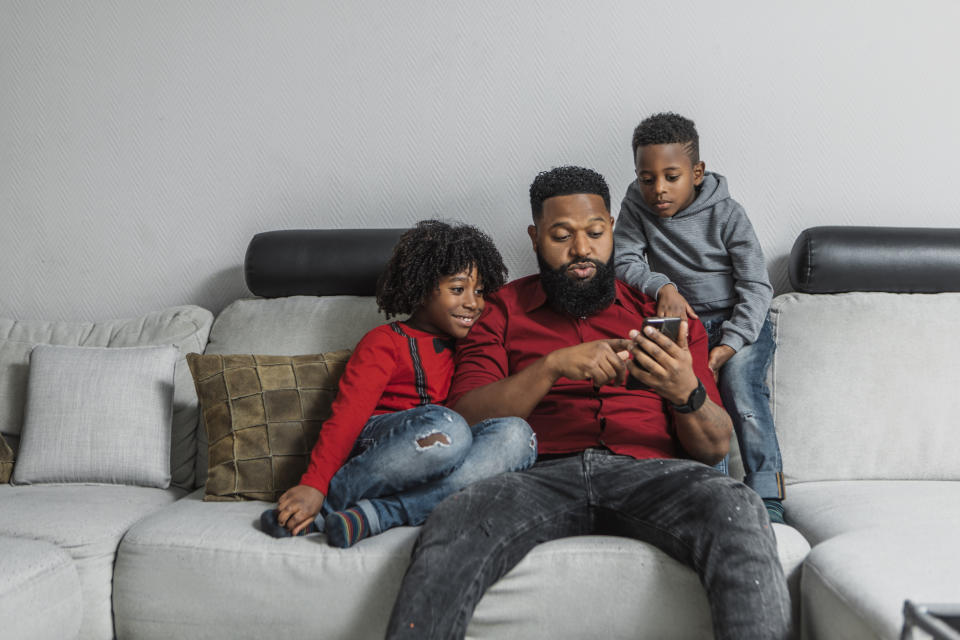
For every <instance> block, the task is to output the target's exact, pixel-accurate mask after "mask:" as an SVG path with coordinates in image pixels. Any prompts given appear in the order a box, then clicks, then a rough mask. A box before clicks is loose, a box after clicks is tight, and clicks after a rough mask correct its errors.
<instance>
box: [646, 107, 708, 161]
mask: <svg viewBox="0 0 960 640" xmlns="http://www.w3.org/2000/svg"><path fill="white" fill-rule="evenodd" d="M674 143H678V144H682V145H683V146H684V149H685V151H686V152H687V155H688V156H690V163H691V164H696V163H698V162H700V136H699V135H698V134H697V127H696V126H695V125H694V124H693V120H691V119H689V118H684V117H683V116H681V115H679V114H676V113H670V112H666V113H655V114H654V115H652V116H650V117H649V118H646V119H645V120H644V121H643V122H641V123H640V124H638V125H637V128H636V129H634V130H633V157H634V158H636V157H637V149H639V148H640V147H645V146H647V145H649V144H674Z"/></svg>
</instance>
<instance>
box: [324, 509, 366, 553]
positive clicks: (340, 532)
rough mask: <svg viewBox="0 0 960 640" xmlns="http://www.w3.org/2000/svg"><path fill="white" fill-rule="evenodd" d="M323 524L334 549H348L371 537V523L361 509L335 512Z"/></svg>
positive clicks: (328, 540)
mask: <svg viewBox="0 0 960 640" xmlns="http://www.w3.org/2000/svg"><path fill="white" fill-rule="evenodd" d="M323 522H324V528H325V530H326V532H327V542H329V543H330V546H332V547H340V548H341V549H346V548H347V547H352V546H353V545H355V544H356V543H357V542H359V541H360V540H363V539H364V538H366V537H367V536H369V535H370V523H369V522H367V516H365V515H363V511H361V510H360V508H359V507H351V508H350V509H344V510H343V511H334V512H333V513H331V514H330V515H328V516H327V517H326V519H325V520H324V521H323Z"/></svg>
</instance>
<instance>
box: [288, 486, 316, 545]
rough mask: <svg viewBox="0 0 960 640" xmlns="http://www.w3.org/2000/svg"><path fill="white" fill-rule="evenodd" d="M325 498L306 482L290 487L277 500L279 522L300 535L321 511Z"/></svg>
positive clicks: (291, 531) (294, 533)
mask: <svg viewBox="0 0 960 640" xmlns="http://www.w3.org/2000/svg"><path fill="white" fill-rule="evenodd" d="M323 500H324V495H323V493H321V492H320V491H317V490H316V489H314V488H313V487H310V486H307V485H305V484H298V485H297V486H295V487H290V488H289V489H287V490H286V491H285V492H284V493H283V495H282V496H280V499H279V500H277V522H279V523H280V525H281V526H284V527H286V528H287V530H288V531H290V533H292V534H293V535H298V534H299V533H300V531H301V530H303V529H304V528H305V527H306V526H307V525H309V524H310V523H311V522H313V519H314V518H316V517H317V514H318V513H320V507H322V506H323Z"/></svg>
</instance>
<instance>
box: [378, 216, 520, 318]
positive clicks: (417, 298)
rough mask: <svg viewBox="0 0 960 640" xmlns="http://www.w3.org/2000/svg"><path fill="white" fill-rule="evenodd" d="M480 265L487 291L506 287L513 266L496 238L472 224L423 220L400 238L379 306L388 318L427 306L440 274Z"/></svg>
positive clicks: (380, 286)
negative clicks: (508, 270)
mask: <svg viewBox="0 0 960 640" xmlns="http://www.w3.org/2000/svg"><path fill="white" fill-rule="evenodd" d="M472 267H476V269H477V278H478V279H479V281H480V283H482V285H483V290H484V294H489V293H493V292H494V291H496V290H497V289H499V288H500V287H502V286H503V283H504V282H505V281H506V278H507V268H506V267H505V266H504V264H503V258H502V257H501V256H500V252H499V251H497V247H496V245H494V244H493V240H491V239H490V237H489V236H488V235H487V234H485V233H484V232H482V231H480V230H479V229H477V228H476V227H472V226H470V225H468V224H458V223H447V222H443V221H440V220H421V221H420V222H418V223H417V224H416V226H414V227H413V228H412V229H410V230H409V231H407V232H405V233H404V234H403V235H402V236H400V240H399V241H398V242H397V245H396V246H395V247H394V248H393V255H392V256H390V261H389V262H387V266H386V267H385V268H384V270H383V273H381V274H380V278H379V280H378V281H377V306H378V307H379V310H380V311H383V312H385V313H386V315H387V319H389V318H391V317H393V316H396V315H400V314H409V313H413V311H414V310H415V309H416V308H417V307H419V306H420V305H422V304H423V303H424V302H425V301H426V300H427V297H428V296H429V295H430V293H432V292H433V290H434V289H436V288H437V286H438V285H439V284H440V278H442V277H444V276H452V275H454V274H457V273H460V272H462V271H469V270H470V269H471V268H472Z"/></svg>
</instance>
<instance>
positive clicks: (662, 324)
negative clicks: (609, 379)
mask: <svg viewBox="0 0 960 640" xmlns="http://www.w3.org/2000/svg"><path fill="white" fill-rule="evenodd" d="M682 320H683V319H682V318H677V317H673V316H668V317H665V318H644V319H643V327H641V330H640V333H641V334H642V333H643V330H644V329H646V328H647V327H653V328H654V329H656V330H657V331H659V332H660V333H662V334H663V335H665V336H667V337H668V338H670V339H671V340H673V341H674V342H676V341H677V338H679V337H680V322H681V321H682ZM638 366H639V365H638ZM625 386H626V388H627V389H649V388H650V387H649V385H646V384H644V383H642V382H640V381H639V380H637V379H636V378H634V377H633V375H628V376H627V381H626V385H625Z"/></svg>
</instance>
